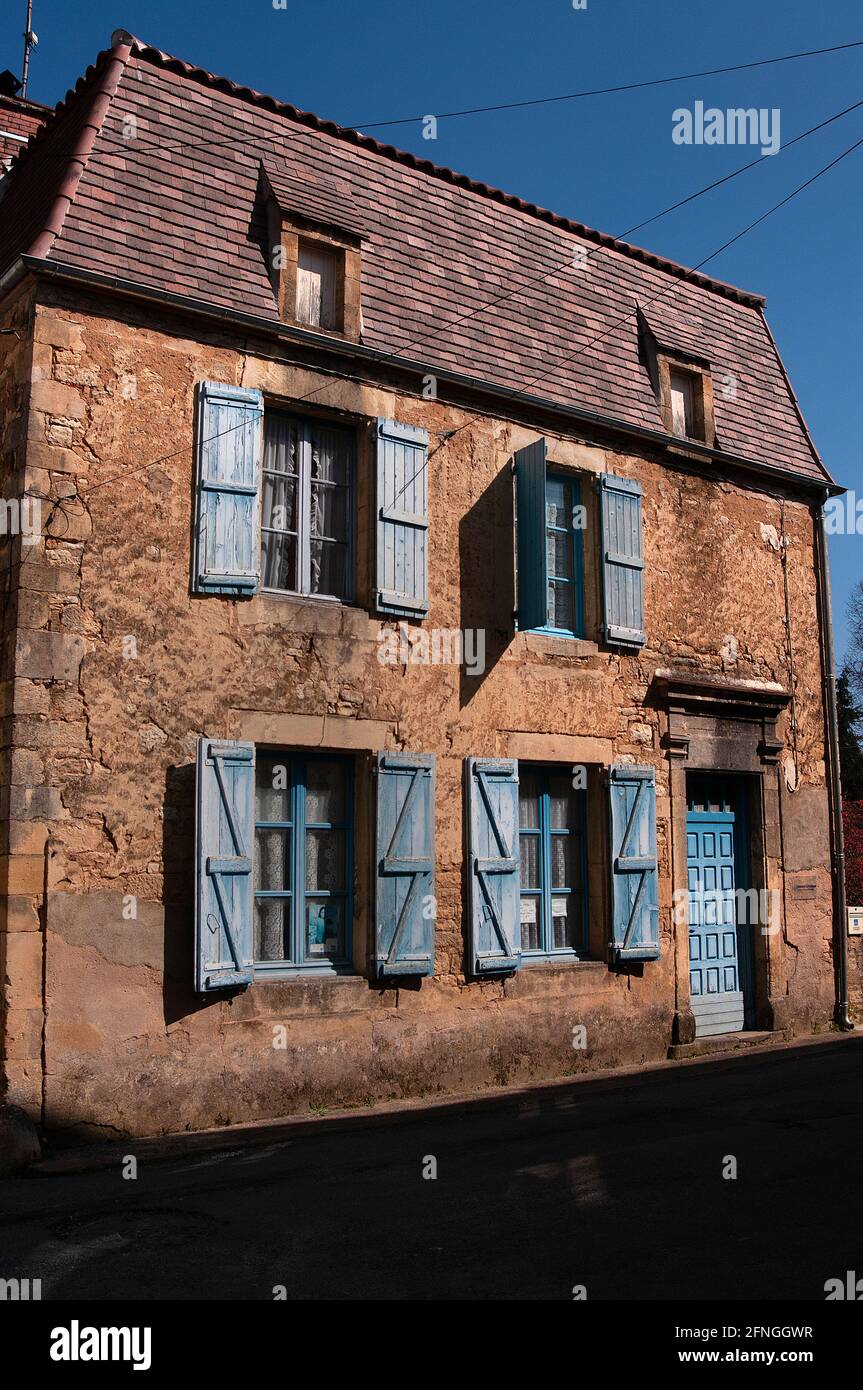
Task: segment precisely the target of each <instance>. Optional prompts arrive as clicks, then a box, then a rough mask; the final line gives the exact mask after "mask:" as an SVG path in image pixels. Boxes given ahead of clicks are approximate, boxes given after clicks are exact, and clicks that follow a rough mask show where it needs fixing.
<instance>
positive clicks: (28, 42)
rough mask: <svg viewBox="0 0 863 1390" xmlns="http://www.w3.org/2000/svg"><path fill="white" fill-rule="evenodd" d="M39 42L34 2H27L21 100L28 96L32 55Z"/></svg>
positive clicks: (28, 0)
mask: <svg viewBox="0 0 863 1390" xmlns="http://www.w3.org/2000/svg"><path fill="white" fill-rule="evenodd" d="M38 42H39V38H38V35H37V34H34V32H33V0H27V25H26V28H25V30H24V71H23V72H22V74H21V99H22V100H24V99H26V96H27V78H28V77H29V75H30V54H31V53H32V51H33V49H34V48H35V47H36V45H37V44H38Z"/></svg>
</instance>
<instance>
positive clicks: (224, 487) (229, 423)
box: [192, 381, 263, 598]
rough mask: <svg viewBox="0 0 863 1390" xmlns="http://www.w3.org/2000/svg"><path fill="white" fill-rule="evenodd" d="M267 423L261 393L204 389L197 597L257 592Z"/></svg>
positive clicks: (213, 385) (208, 384)
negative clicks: (263, 442)
mask: <svg viewBox="0 0 863 1390" xmlns="http://www.w3.org/2000/svg"><path fill="white" fill-rule="evenodd" d="M262 419H263V398H262V396H261V393H260V391H254V390H249V389H246V388H244V387H240V386H227V385H221V384H220V383H218V382H213V381H203V382H200V383H199V385H198V400H197V424H196V430H197V433H196V455H197V487H196V517H195V553H194V567H193V576H192V589H193V592H194V593H198V594H224V595H228V596H230V597H233V598H243V597H248V596H249V595H251V594H253V593H255V591H256V590H257V587H258V580H259V563H258V547H259V540H258V526H259V520H258V518H259V499H260V486H261V435H262V430H261V421H262Z"/></svg>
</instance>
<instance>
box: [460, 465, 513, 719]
mask: <svg viewBox="0 0 863 1390" xmlns="http://www.w3.org/2000/svg"><path fill="white" fill-rule="evenodd" d="M514 526H515V514H514V509H513V496H512V473H511V472H510V469H509V467H508V466H507V467H506V468H502V469H501V470H500V472H499V473H497V474H496V475H495V477H494V478H493V479H492V481H491V482H490V483H489V485H488V487H487V488H486V490H485V492H483V493H482V494H481V496H479V497H478V498H477V500H476V502H474V504H473V506H472V507H471V508H470V510H469V511H468V512H467V513H466V514H465V515H464V516H463V517H462V519H461V521H460V522H459V529H458V551H459V575H460V587H461V593H460V612H461V628H462V632H463V633H470V634H471V637H470V639H466V641H465V647H466V650H468V651H470V652H482V654H483V660H482V662H478V663H476V670H475V673H472V672H471V671H470V670H468V669H467V666H466V663H465V662H462V665H461V670H460V673H459V705H460V707H461V708H462V709H464V708H465V706H466V705H469V704H470V702H471V700H472V699H473V697H474V695H476V693H477V691H478V690H479V689H480V688H481V686H482V684H483V681H484V680H485V679H486V677H487V676H488V675H489V673H490V672H491V671H493V670H494V668H495V666H496V665H497V663H498V662H499V661H500V659H501V657H502V656H503V654H504V652H505V651H506V649H507V647H508V646H509V644H510V642H511V641H512V638H513V631H514V618H513V614H514V613H515V576H514V572H513V562H512V555H513V535H514V534H515V532H514ZM468 640H469V641H471V642H474V643H476V642H477V641H479V642H481V643H483V646H477V645H474V646H472V647H469V646H468Z"/></svg>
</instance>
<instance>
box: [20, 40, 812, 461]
mask: <svg viewBox="0 0 863 1390" xmlns="http://www.w3.org/2000/svg"><path fill="white" fill-rule="evenodd" d="M125 37H126V38H128V36H125ZM112 73H113V76H111V74H112ZM112 83H113V92H112V94H111V95H110V96H109V97H106V95H105V91H106V84H107V86H108V87H111V86H112ZM94 113H95V114H94ZM131 122H134V123H135V125H136V127H137V133H136V138H134V139H128V138H124V131H126V132H127V131H128V129H129V126H130V123H131ZM76 138H77V145H76ZM79 147H81V148H79ZM82 148H83V154H82V152H81V150H82ZM73 154H74V155H75V158H72V155H73ZM64 155H65V157H66V158H67V160H68V161H69V167H68V168H67V169H66V172H65V174H64V173H63V158H64ZM262 161H264V162H266V164H267V166H268V168H269V169H271V170H273V172H274V173H275V176H276V180H277V181H279V180H282V181H283V187H284V189H285V190H286V196H287V195H288V194H289V195H290V198H291V201H292V202H293V201H294V200H295V197H298V196H299V193H300V191H303V192H304V196H306V197H307V199H308V208H309V209H310V213H309V215H311V216H314V215H315V213H314V208H315V205H317V206H318V211H319V212H320V208H321V199H323V200H324V202H325V203H328V206H329V208H330V212H332V208H333V200H337V201H338V203H339V204H340V206H341V207H342V209H343V212H344V209H349V211H350V216H351V217H352V219H353V220H354V223H355V225H357V226H361V227H362V228H363V229H364V233H365V236H366V237H367V240H366V241H365V242H364V245H363V269H362V276H363V290H362V310H363V324H364V330H363V342H364V343H365V344H367V345H370V346H371V347H373V348H377V349H380V350H381V351H385V352H387V353H392V354H397V355H400V356H403V357H405V358H410V359H412V360H416V361H419V362H422V363H426V364H428V365H429V366H430V367H431V369H432V370H433V369H434V368H435V367H437V368H439V369H441V370H446V369H449V370H452V371H456V372H462V373H465V374H468V375H470V376H473V377H479V378H483V379H485V380H487V381H488V382H489V383H491V384H492V385H495V386H497V387H502V388H504V389H512V390H524V391H529V392H531V393H532V394H533V395H536V396H542V397H545V398H547V399H550V400H553V401H555V402H560V403H563V404H566V405H575V406H578V407H580V408H583V409H586V410H592V411H596V412H597V413H600V414H602V415H605V416H613V417H615V418H616V419H619V420H620V421H621V422H623V423H625V424H627V425H630V426H636V427H641V428H647V429H651V430H659V431H661V430H662V429H663V425H662V421H661V418H660V414H659V408H658V404H657V401H656V398H655V396H654V394H653V391H652V389H651V386H650V381H649V378H648V374H647V371H646V369H645V367H644V366H643V365H642V363H641V362H640V360H639V351H638V347H639V345H638V333H639V328H638V323H637V314H636V310H637V308H638V307H640V308H641V310H642V312H643V313H644V314H645V316H646V317H647V318H648V320H649V322H650V323H651V325H652V326H653V325H655V329H654V331H656V330H657V329H658V330H659V331H660V332H663V331H665V332H671V331H673V332H674V333H675V334H676V335H677V336H678V337H680V338H681V339H686V340H687V341H691V342H693V343H697V344H698V347H699V354H700V355H702V356H706V357H707V358H708V359H709V361H710V363H711V366H712V369H713V372H714V374H715V375H716V376H717V377H718V378H725V377H727V376H730V377H732V378H733V379H734V381H735V383H736V389H735V391H734V392H733V393H728V394H727V395H726V394H723V393H722V392H717V400H716V425H717V435H718V442H719V445H720V447H721V448H722V449H724V450H726V451H727V452H729V453H734V454H738V455H742V456H745V457H748V458H751V459H754V460H757V461H760V462H763V463H767V464H770V465H773V466H774V467H778V468H783V469H786V470H788V471H790V472H794V473H799V474H803V475H806V476H808V477H810V478H817V479H827V476H828V475H827V474H826V472H825V470H824V468H823V465H822V464H821V463H820V461H819V460H818V457H817V454H816V453H815V450H814V446H813V445H812V444H811V441H810V440H809V437H808V434H807V432H806V429H805V426H804V424H803V422H802V418H801V417H800V415H799V412H798V410H797V407H796V404H795V401H794V398H793V395H792V393H791V391H790V389H789V386H788V383H787V380H786V378H785V375H784V372H783V369H782V365H781V363H780V361H779V358H778V356H777V353H776V351H775V348H774V346H773V342H772V339H771V337H770V335H769V332H768V330H767V326H766V324H765V321H764V319H763V316H762V305H763V300H762V299H761V298H760V297H759V296H757V295H750V294H747V293H746V292H745V291H741V290H737V289H735V288H734V287H732V286H728V285H725V284H723V283H722V282H720V281H714V280H712V279H710V278H709V277H707V276H704V275H702V274H700V273H699V274H692V273H691V272H687V271H686V270H685V268H683V267H680V266H677V265H676V264H675V263H674V262H671V261H666V260H664V259H663V258H661V257H658V256H655V255H653V254H652V253H650V252H646V251H642V250H640V249H639V248H636V247H630V246H628V245H626V244H625V243H622V242H618V241H616V240H615V239H614V238H612V237H608V236H605V235H604V234H602V233H599V232H595V231H593V230H592V229H590V228H587V227H585V226H583V225H582V224H580V223H576V222H571V221H568V220H567V219H565V218H562V217H559V216H557V215H555V214H553V213H550V212H547V211H545V210H544V209H540V208H537V207H534V206H533V205H531V204H528V203H524V202H522V201H521V200H520V199H517V198H514V197H512V196H510V195H508V194H504V193H501V192H499V191H498V190H495V189H491V188H488V187H487V186H486V185H484V184H479V183H475V182H474V181H472V180H470V179H468V178H466V177H464V176H463V175H458V174H454V173H452V171H450V170H446V169H439V168H437V167H436V166H434V165H432V164H429V163H428V162H427V161H424V160H420V159H417V158H416V157H415V156H413V155H410V154H406V153H405V152H403V151H399V150H396V149H394V148H393V147H391V146H387V145H381V144H379V143H378V142H377V141H375V140H372V139H370V138H369V137H368V136H363V135H360V134H359V133H358V132H356V131H350V130H345V129H343V128H341V127H339V126H336V125H333V124H332V123H330V122H326V121H322V120H320V119H319V118H318V117H315V116H312V115H310V114H309V113H307V112H302V111H299V110H297V109H296V108H294V107H292V106H287V105H285V104H284V103H281V102H278V101H276V100H275V99H273V98H272V97H264V96H261V95H259V94H258V93H255V92H252V91H250V90H249V89H248V88H244V87H238V86H237V85H236V84H234V83H232V82H229V81H227V80H226V79H224V78H218V77H214V76H213V75H212V74H210V73H206V72H204V71H202V70H201V69H197V68H193V67H190V66H189V65H188V64H186V63H183V62H181V61H180V60H178V59H176V58H172V57H170V56H168V55H166V54H163V53H161V52H159V51H158V50H156V49H153V48H149V47H147V46H145V45H143V44H141V43H139V42H138V41H137V40H129V42H128V43H126V44H124V43H123V42H122V41H120V42H118V43H117V44H115V48H114V49H113V50H112V52H111V53H110V54H103V55H101V57H100V59H99V60H98V63H97V65H96V68H95V69H91V70H90V72H89V73H88V76H87V79H86V80H85V81H84V82H83V83H79V85H78V88H77V89H76V92H75V93H71V94H70V95H69V97H68V98H67V100H66V102H65V103H64V104H63V106H62V107H61V108H60V109H59V110H58V114H57V116H56V118H55V119H54V120H53V121H52V122H50V123H49V125H48V127H47V128H46V130H45V131H44V132H43V133H42V134H40V135H39V136H38V137H37V138H36V140H35V141H33V142H31V146H30V147H29V149H28V150H27V151H26V152H25V154H24V155H23V156H22V157H21V159H20V160H19V162H18V163H17V164H16V167H15V169H14V171H13V172H12V174H10V175H9V176H8V183H9V184H10V188H9V190H8V192H7V197H6V199H5V200H4V217H3V218H0V223H3V224H5V223H6V222H7V218H8V215H9V214H13V215H14V220H15V230H14V233H11V232H10V231H9V228H8V227H7V226H5V225H4V226H3V228H2V229H0V269H2V268H3V267H4V266H5V265H6V264H8V263H9V261H10V260H12V259H13V258H14V256H15V255H17V254H19V253H20V252H23V251H27V250H28V249H30V250H32V243H34V242H35V244H36V246H37V247H38V254H41V255H43V256H44V255H48V256H49V257H50V258H51V259H52V260H55V261H58V262H62V263H65V264H67V265H70V266H75V267H82V268H85V269H88V270H94V271H98V272H101V273H102V274H106V275H110V276H116V277H120V278H122V279H124V280H127V281H134V282H136V283H137V284H139V285H140V286H144V287H152V288H154V289H157V290H162V291H171V292H174V293H176V294H180V295H185V296H189V297H191V298H193V299H196V300H201V301H205V302H207V303H209V304H211V305H215V306H218V307H225V308H228V309H234V310H239V311H242V312H245V313H252V314H255V315H258V316H260V317H261V318H263V319H269V320H272V321H277V318H278V314H277V306H276V301H275V298H274V294H273V289H272V286H271V284H270V280H269V277H268V275H267V268H266V263H265V256H264V252H263V250H262V246H263V242H264V218H263V210H262V208H261V207H260V198H259V197H258V196H256V195H257V192H258V186H259V174H260V166H261V163H262ZM70 171H71V176H72V178H71V182H73V183H74V184H75V187H74V190H73V193H72V196H71V198H67V200H66V206H65V207H64V206H63V199H62V198H57V199H55V200H54V201H53V203H52V200H51V198H50V197H48V195H47V194H46V192H45V189H46V187H48V188H50V189H51V190H55V188H56V185H57V183H58V182H61V183H62V182H63V181H64V179H65V181H66V183H67V185H68V184H70ZM271 177H272V176H271ZM40 190H42V191H41V192H40ZM46 203H47V204H48V205H49V206H48V207H47V209H46ZM40 223H41V224H42V226H43V227H44V226H45V225H46V224H50V226H49V231H51V229H53V231H52V233H51V234H50V235H49V234H46V235H45V236H43V237H42V238H41V241H40V239H39V238H38V236H37V232H38V230H40V227H39V224H40ZM580 251H581V252H587V261H586V264H579V263H578V261H577V259H574V258H575V257H577V254H578V252H580Z"/></svg>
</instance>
